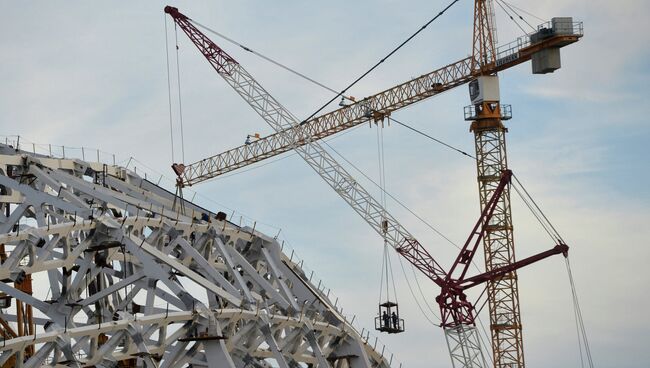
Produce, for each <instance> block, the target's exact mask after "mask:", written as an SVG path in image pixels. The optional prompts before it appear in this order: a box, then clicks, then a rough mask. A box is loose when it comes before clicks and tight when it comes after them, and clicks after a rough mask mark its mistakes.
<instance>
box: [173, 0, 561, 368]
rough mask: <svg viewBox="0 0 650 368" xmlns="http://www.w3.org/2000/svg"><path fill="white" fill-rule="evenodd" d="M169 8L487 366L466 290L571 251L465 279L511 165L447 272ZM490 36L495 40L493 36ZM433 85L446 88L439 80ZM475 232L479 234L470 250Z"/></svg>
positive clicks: (462, 361)
mask: <svg viewBox="0 0 650 368" xmlns="http://www.w3.org/2000/svg"><path fill="white" fill-rule="evenodd" d="M479 2H480V1H479ZM165 12H166V13H168V14H170V15H171V16H172V17H173V19H174V21H175V22H176V23H177V24H178V25H179V26H180V28H181V29H182V30H183V31H184V32H185V33H186V34H187V35H188V37H189V38H190V39H191V40H192V42H193V43H194V44H195V45H196V46H197V47H198V48H199V50H200V51H201V53H202V54H203V56H204V57H205V58H206V59H207V60H208V62H209V63H210V64H211V65H212V67H213V68H214V69H215V70H216V71H217V72H218V73H219V75H221V76H222V77H223V78H224V79H225V80H226V81H227V82H228V84H230V85H231V86H232V87H233V88H234V89H235V90H236V91H237V92H238V93H239V94H240V96H242V97H243V98H244V100H245V101H246V102H247V103H249V105H250V106H251V107H252V108H253V109H254V110H255V111H256V112H257V113H258V114H259V115H260V116H261V117H262V118H263V119H264V120H265V121H266V122H267V123H268V124H269V125H270V126H271V127H272V128H273V129H274V130H275V131H276V136H277V138H276V140H277V141H278V142H279V143H281V144H282V146H286V147H290V148H292V149H294V150H295V151H296V152H297V153H298V154H299V155H300V156H301V157H302V158H303V159H305V161H306V162H307V163H308V164H309V165H310V166H311V167H312V168H313V169H314V170H315V171H316V172H317V173H318V174H319V175H320V176H321V177H322V178H323V179H324V180H325V181H326V182H327V183H328V184H329V185H330V186H331V187H332V188H333V189H334V190H335V191H336V192H337V193H338V194H339V195H340V196H341V197H342V198H343V199H344V200H346V202H347V203H348V204H350V205H351V206H352V208H353V209H354V210H355V211H356V212H357V213H359V214H360V215H361V216H362V218H364V220H365V221H366V222H368V223H369V224H370V225H371V227H373V229H375V231H377V232H378V233H379V234H380V235H382V236H383V237H384V238H385V239H386V241H387V242H388V243H389V244H390V245H391V246H393V247H394V248H395V249H396V250H397V252H398V253H399V254H401V255H402V256H404V257H405V258H406V259H407V260H409V262H411V263H412V264H414V265H415V266H416V267H417V268H418V269H419V270H421V271H422V272H424V273H425V274H426V275H427V277H429V278H430V279H431V280H432V281H433V282H435V283H436V284H437V285H439V286H440V287H441V294H440V295H439V296H438V297H437V298H436V300H437V302H438V304H439V306H440V308H441V312H442V315H443V324H442V327H444V328H445V332H446V336H447V339H448V340H447V341H448V344H449V348H450V352H451V355H452V362H453V364H454V365H456V364H459V365H460V366H463V367H475V366H484V365H485V362H484V359H483V355H482V353H481V350H480V346H479V344H478V339H477V336H476V332H475V328H474V310H473V306H472V304H471V303H470V302H469V301H467V298H466V296H465V294H464V292H463V290H465V289H467V288H470V287H472V286H476V285H478V284H481V283H484V282H488V281H489V282H497V281H499V280H501V279H504V278H506V277H508V275H511V274H512V273H513V272H514V271H515V270H516V269H518V268H520V267H523V266H525V265H528V264H531V263H533V262H536V261H538V260H541V259H544V258H546V257H549V256H551V255H554V254H560V253H563V254H565V255H566V253H567V251H568V247H567V246H566V245H565V244H557V245H556V246H555V247H554V248H553V249H551V250H549V251H547V252H543V253H541V254H538V255H536V256H533V257H529V258H526V259H524V260H520V261H517V262H509V263H507V264H502V265H501V266H500V267H494V268H492V269H490V270H487V271H486V272H485V273H483V274H480V275H478V276H474V277H470V278H465V276H466V272H467V267H468V266H469V263H470V261H471V259H472V258H473V256H474V255H475V253H476V250H477V248H478V244H479V243H480V241H481V239H483V238H484V237H485V236H486V235H488V236H489V229H490V226H492V225H491V224H492V223H494V221H493V219H494V214H495V210H497V209H498V208H499V205H500V203H501V202H502V197H503V196H504V193H507V185H508V184H509V182H510V177H511V172H510V171H509V170H507V169H504V170H502V171H501V173H500V174H501V175H500V178H499V184H498V185H497V186H496V188H495V189H494V190H493V192H492V195H491V197H490V199H489V201H487V202H486V203H485V204H486V205H485V206H483V210H482V214H481V217H480V219H479V221H478V222H477V224H476V225H475V227H474V229H473V231H472V233H471V235H470V238H469V239H468V241H467V242H466V243H465V246H464V247H463V249H462V251H461V253H460V255H459V256H458V258H457V260H456V262H455V263H454V265H453V267H452V269H451V271H450V272H449V273H447V272H445V271H444V270H443V269H442V267H440V265H439V264H438V263H437V262H436V261H435V259H434V258H433V257H431V255H430V254H429V253H428V252H427V251H426V249H424V247H422V245H421V244H420V243H419V242H418V241H417V240H416V239H415V238H414V237H412V236H411V235H410V234H409V233H408V232H407V231H406V229H405V228H404V227H403V226H401V225H400V224H399V223H398V222H397V221H396V220H395V219H394V218H393V217H392V216H391V215H390V214H389V213H388V212H387V211H386V210H385V209H384V208H383V207H382V206H381V205H380V204H379V202H377V201H376V200H375V199H374V198H372V196H370V194H369V193H368V192H367V191H366V190H365V189H363V188H362V187H361V186H360V185H359V184H358V183H357V182H356V181H355V180H354V179H353V178H352V177H351V176H350V175H349V174H348V173H347V172H346V171H345V170H344V169H343V168H342V167H341V166H340V165H339V164H338V163H337V162H336V161H335V160H334V159H333V158H332V157H331V156H330V155H329V154H328V153H327V151H325V150H324V149H323V148H322V147H321V146H320V145H319V144H318V143H317V142H315V140H316V139H318V138H320V137H312V136H311V135H309V134H307V133H306V132H305V130H304V129H305V128H306V127H307V124H306V122H302V123H300V122H299V121H298V119H296V118H295V117H294V116H293V115H292V114H291V113H290V112H289V111H288V110H286V109H285V108H284V107H283V106H282V105H281V104H280V103H279V102H278V101H276V100H275V99H274V98H273V97H272V96H271V95H270V94H269V93H268V92H267V91H266V90H264V88H262V86H261V85H259V83H257V81H255V79H254V78H253V77H252V76H251V75H250V74H249V73H248V72H246V70H244V69H243V68H242V67H241V65H240V64H239V63H237V61H235V60H234V59H233V58H232V57H231V56H230V55H228V54H227V53H226V52H225V51H223V50H222V49H221V48H220V47H218V46H217V45H216V44H214V42H212V41H211V40H210V39H209V38H208V37H206V36H205V35H204V34H203V33H202V32H200V31H199V30H198V29H197V28H196V27H195V26H194V25H193V24H192V23H191V21H190V19H189V18H188V17H186V16H185V15H183V14H181V13H180V12H179V11H178V9H176V8H173V7H166V8H165ZM488 28H489V27H488ZM487 37H489V38H490V40H491V36H490V35H488V36H487ZM491 55H493V53H492V54H491ZM478 60H480V62H479V61H478ZM485 60H487V59H485V58H476V57H473V58H472V62H471V63H470V65H471V67H472V68H477V67H478V68H479V69H480V67H481V65H486V64H485ZM432 86H434V87H436V88H440V87H441V85H439V84H434V85H432ZM482 87H483V86H482V85H480V86H479V88H482ZM364 101H365V100H364ZM364 101H361V102H364ZM353 106H354V105H353ZM361 106H362V107H363V109H364V110H365V112H364V116H365V117H366V118H368V117H374V118H376V119H381V118H382V116H383V115H382V113H381V112H378V111H377V110H374V109H372V108H370V107H368V105H367V104H366V105H361ZM498 106H499V105H498V103H497V104H496V106H495V105H493V104H489V105H488V107H489V108H490V109H492V110H494V109H498ZM476 111H478V112H480V111H481V109H480V108H477V109H476ZM173 168H174V170H175V171H176V173H177V175H178V176H179V180H178V184H179V187H182V186H183V185H184V180H183V178H182V175H183V174H184V169H185V168H184V167H183V166H182V165H178V164H175V165H173ZM497 220H498V219H497ZM479 229H480V230H479ZM475 235H476V236H477V238H476V240H475V242H474V245H473V246H472V247H471V248H470V244H471V241H472V239H473V237H474V236H475ZM461 264H462V265H463V266H460V269H461V271H460V276H459V277H453V273H454V271H455V270H456V268H457V267H459V265H461ZM495 356H496V355H495Z"/></svg>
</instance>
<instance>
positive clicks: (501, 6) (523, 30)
mask: <svg viewBox="0 0 650 368" xmlns="http://www.w3.org/2000/svg"><path fill="white" fill-rule="evenodd" d="M495 1H496V3H497V5H499V7H500V8H501V9H502V10H503V11H504V12H505V13H506V15H508V18H510V20H511V21H513V23H515V24H516V25H517V27H519V29H520V30H521V32H522V33H523V34H526V33H527V32H526V30H525V29H524V28H523V27H522V26H521V24H519V22H517V20H516V19H515V18H514V17H513V16H512V15H511V14H510V13H509V12H508V10H507V9H506V8H505V7H504V6H503V5H502V4H501V3H500V2H499V0H495ZM529 25H530V24H529ZM531 27H532V26H531ZM534 29H535V28H533V30H534Z"/></svg>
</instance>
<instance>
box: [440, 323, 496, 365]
mask: <svg viewBox="0 0 650 368" xmlns="http://www.w3.org/2000/svg"><path fill="white" fill-rule="evenodd" d="M445 339H446V340H447V346H448V347H449V355H450V357H451V366H452V367H453V368H484V367H487V366H488V365H487V363H486V361H485V356H484V355H483V350H481V344H480V340H479V335H478V330H477V329H476V327H475V326H465V325H460V326H456V327H448V328H445Z"/></svg>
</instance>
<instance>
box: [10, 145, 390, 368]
mask: <svg viewBox="0 0 650 368" xmlns="http://www.w3.org/2000/svg"><path fill="white" fill-rule="evenodd" d="M0 191H1V193H0V208H1V209H2V210H3V211H2V213H3V216H0V261H1V263H0V280H2V282H0V292H1V293H2V296H1V297H0V326H1V329H0V331H1V332H2V338H3V340H2V342H1V344H0V366H1V367H7V368H8V367H41V366H46V365H47V366H58V367H62V366H67V367H89V366H95V367H106V368H108V367H182V366H191V367H217V368H235V367H237V368H243V367H258V368H271V367H282V368H290V367H298V366H303V367H306V366H315V367H322V368H324V367H336V368H347V367H350V368H371V367H380V368H388V367H389V366H390V364H391V361H392V359H393V358H392V356H389V355H388V354H385V351H384V350H383V348H380V349H377V350H375V346H376V345H377V342H376V340H375V341H374V343H373V341H372V340H370V341H369V338H368V336H367V335H365V336H362V335H364V331H359V330H357V329H355V328H354V327H353V326H352V325H351V321H349V320H346V318H345V317H344V316H343V314H342V312H341V307H340V305H337V304H338V301H334V302H333V301H332V300H331V299H330V297H331V296H330V292H329V290H327V291H326V290H325V288H324V287H321V284H320V282H319V283H318V284H315V283H312V276H313V274H311V275H308V274H307V273H305V272H304V271H303V266H302V262H300V263H298V262H296V260H295V259H294V256H293V253H292V254H291V255H288V254H285V253H283V245H282V244H281V243H280V242H278V240H277V239H275V238H274V237H271V236H268V235H265V234H262V233H260V232H259V231H257V230H255V229H254V228H251V227H242V226H239V225H236V224H234V223H232V222H230V221H228V220H227V219H226V217H227V216H226V215H225V213H223V212H217V213H215V212H212V211H209V210H207V209H205V208H202V207H200V206H198V205H196V204H194V203H191V202H189V201H187V200H181V201H182V203H181V204H182V207H183V208H184V213H183V212H180V211H177V210H174V207H176V208H179V207H180V206H178V204H179V203H178V201H179V200H180V199H178V198H177V197H176V196H175V195H174V193H171V192H169V191H167V190H165V189H163V188H161V187H159V186H157V185H155V184H154V183H152V182H150V181H148V180H146V179H143V178H142V177H140V176H138V175H137V174H135V173H134V172H133V171H131V170H128V169H126V168H124V167H120V166H115V165H108V164H103V163H99V162H87V161H84V160H79V159H69V158H68V159H63V158H54V157H49V156H46V155H39V154H34V153H30V152H26V151H22V150H19V149H17V148H16V147H15V146H13V147H12V146H8V145H4V144H2V145H0ZM175 204H176V206H175Z"/></svg>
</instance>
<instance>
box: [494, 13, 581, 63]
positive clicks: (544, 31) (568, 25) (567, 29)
mask: <svg viewBox="0 0 650 368" xmlns="http://www.w3.org/2000/svg"><path fill="white" fill-rule="evenodd" d="M558 34H562V35H574V36H582V35H584V29H583V24H582V22H574V21H573V20H572V19H571V18H554V19H552V20H550V21H547V22H544V23H542V24H540V25H538V26H537V30H535V31H534V32H530V33H527V34H525V35H523V36H520V37H517V39H516V40H514V41H512V42H509V43H506V44H504V45H501V46H499V47H498V48H497V52H496V65H497V66H500V65H503V64H507V63H509V62H511V61H514V60H516V59H517V58H518V57H519V51H521V50H523V49H525V48H527V47H529V46H531V45H532V44H533V43H534V42H536V36H535V35H558Z"/></svg>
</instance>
